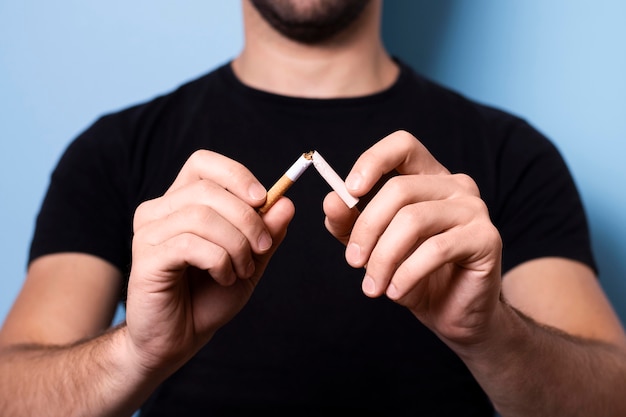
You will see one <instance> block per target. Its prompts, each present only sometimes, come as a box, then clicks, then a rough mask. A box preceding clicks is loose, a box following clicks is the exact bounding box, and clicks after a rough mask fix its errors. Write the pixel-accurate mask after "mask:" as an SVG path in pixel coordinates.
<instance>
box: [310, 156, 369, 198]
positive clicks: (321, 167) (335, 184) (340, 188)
mask: <svg viewBox="0 0 626 417" xmlns="http://www.w3.org/2000/svg"><path fill="white" fill-rule="evenodd" d="M312 158H313V166H314V167H315V169H317V172H319V173H320V175H321V176H322V178H324V179H325V180H326V182H327V183H328V185H330V187H331V188H332V189H333V190H334V191H335V192H336V193H337V194H338V195H339V197H340V198H341V199H342V200H343V202H344V203H346V206H348V207H349V208H352V207H354V206H355V205H356V203H358V202H359V199H358V198H356V197H354V196H353V195H351V194H350V193H349V192H348V189H347V188H346V184H345V183H344V182H343V180H342V179H341V177H340V176H339V174H337V172H335V170H334V169H333V168H332V167H331V166H330V165H328V162H326V160H325V159H324V158H322V155H320V154H319V152H317V151H313V156H312Z"/></svg>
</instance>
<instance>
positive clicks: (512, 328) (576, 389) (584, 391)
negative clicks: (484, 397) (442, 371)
mask: <svg viewBox="0 0 626 417" xmlns="http://www.w3.org/2000/svg"><path fill="white" fill-rule="evenodd" d="M498 321H499V322H500V326H499V329H500V330H499V332H498V334H497V335H496V336H495V337H494V339H493V340H490V341H489V344H488V345H487V344H485V345H484V347H483V348H477V347H473V348H472V349H465V348H461V349H458V350H457V351H458V352H459V353H460V356H461V357H462V358H463V359H464V361H465V363H466V364H467V365H468V367H469V369H470V370H471V372H472V373H473V374H474V376H475V377H476V379H477V380H478V382H479V383H480V384H481V386H482V387H483V389H484V390H485V391H486V392H487V394H488V395H489V397H490V398H491V400H492V401H493V403H494V405H495V406H496V408H497V409H498V411H499V412H500V414H501V415H502V416H503V417H522V416H524V417H528V416H532V417H540V416H556V415H558V416H592V415H593V416H618V415H619V416H624V415H626V396H624V392H623V387H625V386H626V353H625V352H624V351H623V350H621V349H620V348H618V347H615V346H612V345H609V344H606V343H602V342H597V341H590V340H584V339H580V338H576V337H572V336H569V335H567V334H564V333H562V332H560V331H558V330H556V329H553V328H549V327H545V326H541V325H539V324H537V323H535V322H534V321H533V320H531V319H529V318H528V317H525V316H524V315H523V314H521V313H520V312H518V311H517V310H514V309H513V308H512V307H510V306H508V305H506V304H503V305H502V309H501V310H500V314H499V319H498ZM487 346H488V347H487Z"/></svg>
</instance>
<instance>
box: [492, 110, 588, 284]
mask: <svg viewBox="0 0 626 417" xmlns="http://www.w3.org/2000/svg"><path fill="white" fill-rule="evenodd" d="M501 153H502V157H501V158H500V159H499V160H500V165H501V166H499V167H498V170H499V171H500V172H501V174H500V175H499V178H500V179H499V182H500V184H499V187H498V189H499V198H498V201H499V203H498V210H497V214H496V217H497V219H496V220H495V222H496V223H497V225H498V227H499V230H500V233H501V235H502V239H503V242H504V254H503V265H502V266H503V273H504V272H506V271H508V270H510V269H512V268H513V267H515V266H516V265H519V264H520V263H522V262H525V261H528V260H531V259H535V258H540V257H562V258H568V259H573V260H576V261H579V262H582V263H585V264H587V265H588V266H590V267H591V268H592V269H594V270H595V271H596V272H597V266H596V263H595V260H594V256H593V253H592V249H591V243H590V236H589V229H588V224H587V219H586V214H585V210H584V207H583V204H582V201H581V198H580V195H579V192H578V190H577V187H576V184H575V182H574V179H573V177H572V175H571V172H570V171H569V169H568V167H567V165H566V163H565V161H564V159H563V157H562V155H561V154H560V152H559V151H558V149H557V148H556V146H555V145H554V144H553V143H552V142H551V141H549V140H548V139H547V138H546V137H545V136H543V135H542V134H541V133H539V132H538V131H537V130H535V129H534V128H533V127H531V126H530V125H528V124H527V123H525V122H520V123H519V124H518V125H517V127H516V128H515V129H513V130H512V131H511V132H510V135H509V138H508V140H507V141H506V143H505V145H504V146H503V148H502V149H501Z"/></svg>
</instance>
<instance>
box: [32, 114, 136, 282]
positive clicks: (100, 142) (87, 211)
mask: <svg viewBox="0 0 626 417" xmlns="http://www.w3.org/2000/svg"><path fill="white" fill-rule="evenodd" d="M122 137H123V135H122V134H121V130H120V128H119V126H118V123H117V122H115V121H114V119H112V118H110V117H103V118H101V119H99V120H98V121H96V123H94V124H93V125H92V126H91V127H90V128H88V129H87V130H86V131H85V132H84V133H82V134H81V135H80V136H78V137H77V138H76V139H75V140H74V141H73V142H71V143H70V145H69V146H68V147H67V149H66V150H65V152H64V153H63V155H62V156H61V158H60V160H59V162H58V164H57V166H56V167H55V169H54V171H53V173H52V175H51V177H50V183H49V187H48V190H47V192H46V195H45V197H44V200H43V203H42V206H41V208H40V211H39V213H38V215H37V220H36V224H35V230H34V235H33V238H32V242H31V248H30V254H29V263H30V262H32V261H33V260H34V259H36V258H38V257H40V256H43V255H47V254H53V253H60V252H79V253H86V254H90V255H95V256H97V257H100V258H102V259H104V260H106V261H108V262H110V263H112V264H113V265H115V266H116V267H117V268H118V269H120V271H121V272H122V273H124V274H125V273H126V272H127V269H128V266H129V263H130V239H131V231H132V219H131V216H132V214H131V211H130V210H129V207H128V199H127V189H128V175H127V173H128V163H127V161H128V158H127V154H126V152H125V150H124V146H123V143H124V142H123V139H122Z"/></svg>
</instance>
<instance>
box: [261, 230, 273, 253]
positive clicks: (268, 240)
mask: <svg viewBox="0 0 626 417" xmlns="http://www.w3.org/2000/svg"><path fill="white" fill-rule="evenodd" d="M258 243H259V249H260V250H263V251H264V250H268V249H269V248H271V247H272V237H271V236H270V235H269V234H267V233H261V236H259V241H258Z"/></svg>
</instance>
